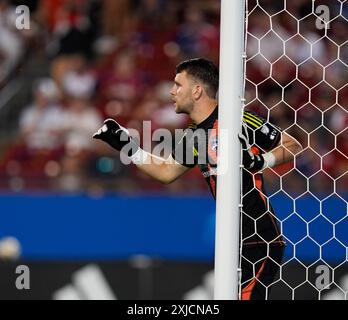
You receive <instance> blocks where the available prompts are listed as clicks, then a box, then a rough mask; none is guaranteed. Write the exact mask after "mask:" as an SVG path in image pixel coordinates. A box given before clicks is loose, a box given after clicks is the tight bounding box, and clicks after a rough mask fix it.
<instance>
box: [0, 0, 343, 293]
mask: <svg viewBox="0 0 348 320" xmlns="http://www.w3.org/2000/svg"><path fill="white" fill-rule="evenodd" d="M259 3H260V6H259V7H255V5H256V1H252V0H250V1H249V12H250V11H251V14H250V16H249V25H248V32H249V33H248V50H247V51H248V57H249V60H248V62H247V69H246V76H247V81H246V89H247V91H246V97H247V107H248V109H250V110H253V111H256V112H258V113H261V114H262V115H263V116H265V117H267V115H269V116H270V120H271V121H272V122H273V123H275V124H276V125H278V126H280V127H281V128H282V129H284V130H287V131H288V132H290V133H291V134H293V135H294V136H295V137H296V138H297V139H298V140H299V141H301V143H302V144H303V145H304V146H305V147H309V148H306V149H305V151H304V152H303V153H302V154H301V155H300V156H299V157H297V159H296V168H297V169H296V170H293V164H290V165H287V166H284V167H282V168H279V169H278V170H277V172H273V171H272V172H271V171H268V172H267V173H266V182H267V190H268V193H269V195H270V201H271V203H272V205H273V206H274V208H275V210H276V213H277V217H278V218H279V220H280V221H282V227H283V232H284V235H285V236H286V238H287V240H288V241H287V242H288V247H287V251H286V257H285V262H287V263H286V265H285V266H284V269H283V271H284V272H283V275H282V279H283V280H285V281H286V282H287V283H288V284H289V286H290V287H292V288H296V290H295V298H298V299H316V298H317V291H316V289H315V288H314V287H313V285H311V284H310V283H315V277H316V273H315V267H316V266H317V265H319V264H329V265H330V267H331V268H336V267H337V268H336V269H335V279H334V280H335V282H336V283H338V282H339V281H340V279H343V278H344V275H345V274H346V272H347V271H348V270H347V266H346V260H347V248H346V246H347V244H348V238H347V229H348V219H347V218H345V217H346V215H347V198H348V197H347V186H348V180H347V175H346V172H347V167H348V165H347V151H348V144H347V141H348V131H347V129H346V128H347V124H348V116H347V105H348V86H346V81H347V80H346V79H348V77H347V75H348V43H345V41H346V40H347V34H348V28H347V20H346V19H348V6H347V5H346V4H344V5H343V11H342V15H341V16H339V4H340V2H339V1H316V5H319V4H324V5H328V6H329V8H330V12H331V15H332V17H334V16H338V18H337V19H336V20H335V21H334V22H333V23H332V25H331V28H330V29H329V31H328V34H327V37H323V38H321V37H322V36H323V35H324V34H323V31H322V30H318V29H316V28H315V21H316V20H315V19H316V18H315V17H314V16H313V15H311V16H308V18H305V19H302V20H300V22H299V30H300V33H301V36H295V35H296V33H297V29H296V28H297V24H296V20H295V18H296V19H301V18H302V17H306V16H307V15H308V14H309V13H310V12H311V4H312V1H309V0H297V1H292V2H291V3H290V2H289V1H288V8H287V9H288V12H284V11H283V12H282V13H281V11H282V9H283V3H282V1H278V2H275V1H271V0H267V1H266V0H263V1H259ZM21 4H25V5H27V6H29V7H30V12H31V29H30V30H17V29H16V28H14V26H13V15H12V14H11V8H12V9H13V8H15V6H18V5H21ZM278 12H280V13H278ZM277 13H278V14H277ZM270 16H271V18H270ZM219 17H220V1H217V0H186V1H185V0H182V1H175V0H117V1H114V0H103V1H102V0H100V1H97V0H50V1H48V0H41V1H39V0H37V1H25V3H24V1H10V0H9V1H5V0H1V1H0V24H1V26H2V27H1V30H0V39H1V40H0V42H1V44H0V69H1V72H0V88H1V90H0V131H1V132H0V193H1V194H0V203H1V213H0V216H1V223H0V238H2V239H4V240H5V249H2V250H3V251H4V253H3V257H2V260H1V261H0V298H2V299H8V298H13V299H30V298H31V299H52V298H54V297H55V296H54V294H55V292H56V291H57V290H58V289H61V288H63V287H64V286H67V285H69V284H71V283H73V286H74V280H73V279H74V277H73V275H74V274H75V273H76V272H78V271H79V270H83V268H84V267H86V266H89V265H93V266H95V267H96V268H99V269H98V270H101V271H102V274H103V275H104V277H105V279H106V281H107V282H108V284H109V285H110V286H111V288H112V291H113V292H114V294H115V296H116V297H117V298H119V299H132V298H134V299H152V298H155V299H173V298H174V299H182V298H185V297H186V298H187V297H189V298H212V291H211V290H212V287H211V286H212V281H211V277H209V271H210V270H212V268H213V259H214V211H215V206H214V202H213V200H212V199H211V198H210V194H209V193H208V188H207V186H206V185H205V181H204V179H203V178H202V177H201V176H200V173H199V172H198V171H197V170H194V171H192V172H190V173H189V174H187V175H186V176H185V177H184V178H182V179H179V180H178V181H177V182H175V183H174V184H172V185H168V186H163V185H161V184H159V183H157V182H154V181H152V180H150V179H149V178H147V177H146V176H145V175H143V174H142V173H140V172H139V171H137V170H136V168H135V167H134V166H125V165H123V164H122V163H121V162H120V160H119V156H118V155H117V154H116V153H115V152H113V151H112V150H111V149H110V148H109V147H107V146H104V145H103V144H101V143H98V142H95V141H93V140H92V139H91V135H92V134H93V132H94V131H96V130H97V128H99V126H100V124H101V123H102V121H103V119H104V118H106V117H112V118H117V119H118V120H119V121H120V122H121V123H122V124H123V125H124V126H125V127H131V128H136V129H138V130H140V129H141V127H142V121H143V120H150V121H151V124H152V130H156V129H157V128H161V127H164V128H168V129H169V130H171V131H172V132H174V130H175V129H176V128H184V127H185V126H186V125H187V124H188V122H187V121H188V120H187V119H186V118H185V117H183V116H178V115H176V114H175V112H174V108H173V106H172V105H171V99H170V95H169V88H170V86H171V81H172V80H173V78H174V70H175V66H176V64H177V63H178V62H180V61H181V60H183V59H186V58H190V57H197V56H204V57H206V58H209V59H212V60H213V61H214V62H216V63H218V59H219ZM271 22H272V31H271V32H270V30H271ZM267 32H270V33H268V35H267ZM275 32H276V33H277V35H276V34H275ZM263 35H265V37H264V38H263V39H264V40H263V41H261V46H260V50H258V47H257V43H256V42H255V41H256V40H255V39H256V37H262V36H263ZM292 37H293V38H292ZM290 38H291V39H290ZM289 39H290V40H289ZM281 40H287V41H286V44H285V46H284V50H285V54H286V56H283V57H282V55H283V53H284V52H283V51H282V50H283V49H280V48H283V45H282V41H281ZM310 41H312V42H314V41H317V42H316V44H315V45H313V52H312V57H311V52H310V49H309V42H310ZM259 51H260V52H261V54H260V52H259ZM267 60H268V61H267ZM271 63H272V68H271ZM296 65H299V67H298V70H297V71H296ZM324 68H325V77H324V79H323V70H324ZM270 75H271V77H272V78H269V76H270ZM322 80H325V81H322ZM256 85H257V88H256ZM282 87H284V88H285V89H284V96H282V90H281V89H282ZM309 88H310V89H311V90H310V89H309ZM256 93H257V95H256ZM231 107H233V106H231ZM295 114H296V116H295ZM295 120H296V124H295ZM335 136H336V138H335ZM320 156H322V157H323V161H322V165H321V163H320ZM280 177H282V179H280ZM231 192H232V191H231ZM316 217H317V218H316ZM8 237H11V238H10V249H11V248H12V249H13V246H14V248H15V249H16V248H17V250H14V251H15V252H14V253H13V256H12V257H11V256H10V257H9V256H7V255H6V250H10V249H8V248H7V249H6V240H8ZM11 241H12V242H11ZM16 241H17V242H16ZM11 244H12V247H11ZM0 249H1V245H0ZM0 253H1V250H0ZM10 255H11V254H10ZM18 255H19V256H18ZM13 259H15V260H13ZM19 264H26V265H28V266H30V270H31V274H32V277H31V289H30V290H17V289H16V287H15V286H14V282H15V277H16V275H15V273H14V269H15V267H16V266H17V265H19ZM306 268H307V270H306ZM305 280H309V282H307V283H305V282H304V281H305ZM302 283H303V285H301V284H302ZM75 286H76V283H75ZM289 286H287V285H286V284H284V283H282V282H279V283H278V284H277V285H276V288H274V291H273V293H272V295H271V298H274V299H285V298H287V299H288V298H292V292H291V290H290V289H289ZM331 288H333V289H334V288H335V285H333V286H331ZM188 293H190V294H189V295H188ZM81 297H82V298H83V297H84V296H83V295H82V296H81Z"/></svg>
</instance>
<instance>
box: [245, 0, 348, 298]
mask: <svg viewBox="0 0 348 320" xmlns="http://www.w3.org/2000/svg"><path fill="white" fill-rule="evenodd" d="M247 10H248V12H247V15H248V28H247V63H246V106H245V108H246V109H247V110H251V111H255V112H257V113H258V114H260V115H262V116H263V117H264V118H266V119H267V120H269V121H270V122H271V123H273V124H275V125H278V126H279V127H280V128H281V129H282V130H284V131H285V132H287V133H289V134H291V135H292V136H293V137H295V138H296V139H297V140H298V141H300V142H301V144H302V146H303V151H302V152H301V153H300V154H298V155H296V157H295V159H294V162H293V163H292V164H289V165H284V166H282V167H280V168H275V169H267V171H266V172H265V180H266V189H267V195H265V197H267V201H268V203H271V204H272V206H273V208H274V211H275V213H276V217H277V219H278V221H279V224H280V226H281V231H282V234H283V236H284V238H285V241H286V243H287V246H286V250H285V256H284V258H283V261H282V263H281V268H280V274H279V276H277V277H276V279H274V281H272V284H271V285H272V290H271V291H270V293H269V294H268V293H267V298H268V299H348V294H347V290H348V264H347V256H348V250H347V245H348V232H347V230H348V216H347V199H348V190H347V189H348V188H347V187H348V178H347V170H348V157H347V154H348V129H347V125H348V113H347V106H348V84H347V82H348V2H347V1H336V0H330V1H324V0H322V1H315V0H313V1H311V0H297V1H287V0H284V1H266V0H249V1H248V9H247ZM271 260H272V258H271ZM253 263H254V264H256V262H253ZM274 263H276V262H275V261H274ZM254 276H256V275H254ZM263 285H265V284H264V283H263ZM271 285H265V288H266V290H267V289H268V288H269V287H270V286H271Z"/></svg>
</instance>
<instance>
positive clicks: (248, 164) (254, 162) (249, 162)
mask: <svg viewBox="0 0 348 320" xmlns="http://www.w3.org/2000/svg"><path fill="white" fill-rule="evenodd" d="M243 129H245V130H243V131H244V132H245V133H244V132H242V133H239V134H238V138H239V141H240V143H241V145H242V151H243V154H242V163H243V166H244V168H245V169H248V170H252V171H258V170H261V169H264V167H265V159H264V157H263V155H262V154H259V155H257V154H254V153H253V152H252V151H251V146H250V144H249V139H248V137H247V136H246V135H247V131H246V130H247V129H246V128H243Z"/></svg>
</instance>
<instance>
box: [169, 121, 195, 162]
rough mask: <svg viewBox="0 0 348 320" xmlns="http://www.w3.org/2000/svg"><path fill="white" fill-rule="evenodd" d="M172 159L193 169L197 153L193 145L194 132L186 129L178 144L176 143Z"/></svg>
mask: <svg viewBox="0 0 348 320" xmlns="http://www.w3.org/2000/svg"><path fill="white" fill-rule="evenodd" d="M172 157H173V159H174V160H175V161H176V162H178V163H179V164H181V165H183V166H185V167H188V168H193V167H194V166H196V164H197V161H198V160H197V159H198V153H197V150H196V149H195V144H194V130H193V129H192V128H190V127H189V128H187V129H185V130H184V131H183V134H182V136H181V138H180V139H179V141H178V142H176V144H175V146H174V148H173V151H172Z"/></svg>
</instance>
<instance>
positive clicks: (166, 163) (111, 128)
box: [93, 119, 190, 184]
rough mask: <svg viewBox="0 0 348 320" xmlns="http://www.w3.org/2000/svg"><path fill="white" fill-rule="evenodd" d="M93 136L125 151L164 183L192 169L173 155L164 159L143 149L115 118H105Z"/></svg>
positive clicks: (135, 162) (135, 161)
mask: <svg viewBox="0 0 348 320" xmlns="http://www.w3.org/2000/svg"><path fill="white" fill-rule="evenodd" d="M93 138H95V139H99V140H102V141H104V142H106V143H108V144H109V145H110V146H111V147H113V148H114V149H116V150H118V151H122V152H125V153H126V154H127V155H128V156H129V158H130V159H131V160H132V162H133V163H134V164H135V165H136V166H137V167H138V168H139V169H140V170H141V171H142V172H144V173H146V174H147V175H149V176H150V177H152V178H154V179H155V180H157V181H159V182H162V183H164V184H169V183H171V182H173V181H175V180H176V179H178V178H179V177H180V176H181V175H183V174H184V173H185V172H187V171H188V170H189V169H190V168H189V167H185V166H183V165H181V164H179V163H177V162H176V161H175V160H174V159H173V157H172V156H169V157H168V159H163V158H160V157H157V156H155V155H152V154H150V153H148V152H146V151H144V150H142V149H141V148H140V146H139V145H138V144H137V143H136V141H134V139H132V138H131V137H130V136H129V132H128V130H127V129H125V128H124V127H122V126H121V125H120V124H119V123H117V122H116V121H115V120H113V119H107V120H105V121H104V125H103V126H102V127H101V128H100V129H99V130H98V131H97V132H96V133H95V134H94V135H93Z"/></svg>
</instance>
